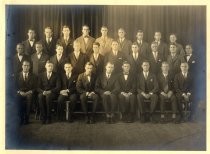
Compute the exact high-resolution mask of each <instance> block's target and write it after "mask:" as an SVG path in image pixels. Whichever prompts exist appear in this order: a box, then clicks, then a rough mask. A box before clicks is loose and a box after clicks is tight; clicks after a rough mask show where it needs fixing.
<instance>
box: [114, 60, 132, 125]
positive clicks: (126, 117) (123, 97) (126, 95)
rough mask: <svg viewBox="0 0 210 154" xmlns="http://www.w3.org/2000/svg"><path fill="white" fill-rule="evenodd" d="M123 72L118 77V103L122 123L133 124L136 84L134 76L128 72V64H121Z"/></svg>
mask: <svg viewBox="0 0 210 154" xmlns="http://www.w3.org/2000/svg"><path fill="white" fill-rule="evenodd" d="M122 69H123V72H122V73H120V74H119V76H118V82H119V95H118V96H119V101H120V108H121V112H122V117H123V121H125V122H133V120H134V114H135V100H136V96H135V94H136V83H135V82H134V81H135V78H134V75H133V74H132V73H131V72H130V64H129V63H128V62H127V61H124V62H123V65H122Z"/></svg>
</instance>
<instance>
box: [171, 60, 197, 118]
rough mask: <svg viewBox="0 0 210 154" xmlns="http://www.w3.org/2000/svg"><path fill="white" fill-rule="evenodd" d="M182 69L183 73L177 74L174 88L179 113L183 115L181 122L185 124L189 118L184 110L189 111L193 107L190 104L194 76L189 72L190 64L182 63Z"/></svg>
mask: <svg viewBox="0 0 210 154" xmlns="http://www.w3.org/2000/svg"><path fill="white" fill-rule="evenodd" d="M180 68H181V72H180V73H178V74H176V76H175V78H174V88H175V91H176V97H177V102H178V108H179V112H180V114H181V119H180V120H181V121H182V122H184V121H186V120H187V119H186V118H187V117H185V116H184V114H183V109H188V108H189V107H190V106H191V105H192V104H190V103H191V97H192V89H193V82H192V76H191V74H190V73H189V71H188V69H189V66H188V63H187V62H183V63H181V65H180Z"/></svg>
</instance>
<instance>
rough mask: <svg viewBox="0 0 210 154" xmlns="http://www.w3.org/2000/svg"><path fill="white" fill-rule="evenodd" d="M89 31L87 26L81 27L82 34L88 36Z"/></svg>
mask: <svg viewBox="0 0 210 154" xmlns="http://www.w3.org/2000/svg"><path fill="white" fill-rule="evenodd" d="M89 32H90V30H89V27H87V26H83V27H82V34H83V35H84V36H88V35H89Z"/></svg>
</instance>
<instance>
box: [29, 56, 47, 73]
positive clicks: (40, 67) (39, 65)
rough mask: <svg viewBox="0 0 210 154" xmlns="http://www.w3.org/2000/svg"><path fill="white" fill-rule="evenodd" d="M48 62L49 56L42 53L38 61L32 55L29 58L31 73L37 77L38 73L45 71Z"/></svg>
mask: <svg viewBox="0 0 210 154" xmlns="http://www.w3.org/2000/svg"><path fill="white" fill-rule="evenodd" d="M47 60H49V56H48V55H47V54H45V53H42V55H41V57H40V59H38V57H37V54H36V53H34V54H33V55H32V56H31V61H32V67H33V73H34V74H35V75H36V76H38V75H39V74H40V73H42V72H44V71H45V64H46V61H47Z"/></svg>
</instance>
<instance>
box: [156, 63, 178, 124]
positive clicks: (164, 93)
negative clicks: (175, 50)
mask: <svg viewBox="0 0 210 154" xmlns="http://www.w3.org/2000/svg"><path fill="white" fill-rule="evenodd" d="M161 70H162V72H161V73H159V74H158V76H157V79H158V85H159V92H160V94H159V98H160V111H161V120H160V122H161V123H165V122H166V120H165V106H166V100H168V101H167V103H171V107H172V113H173V114H172V119H173V122H174V123H178V121H177V119H176V113H177V101H176V96H175V95H174V86H173V85H174V77H173V76H172V75H171V74H170V73H169V64H168V63H167V62H162V66H161Z"/></svg>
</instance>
